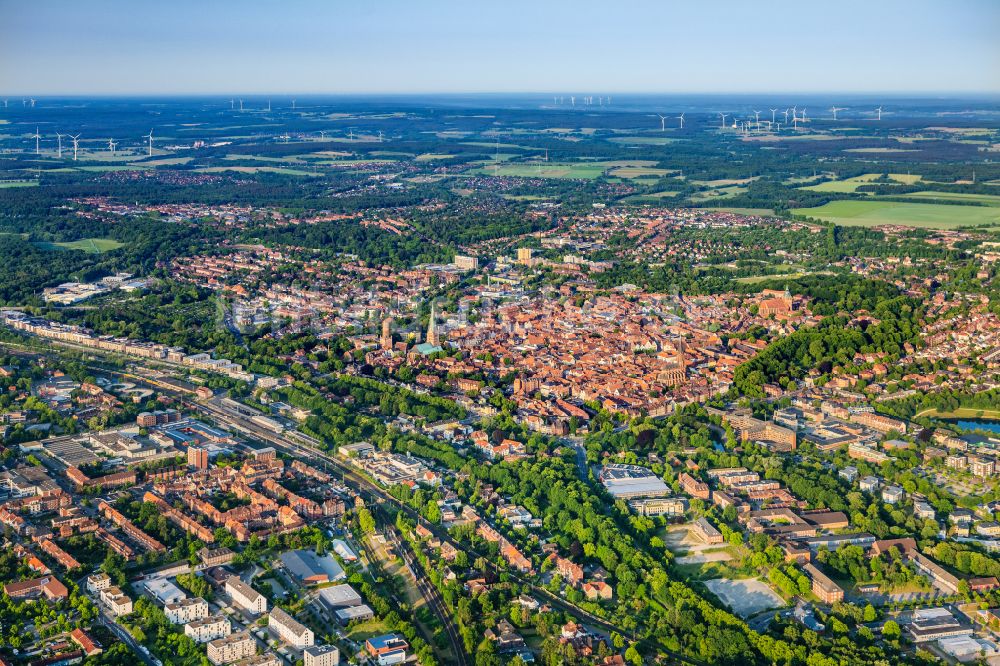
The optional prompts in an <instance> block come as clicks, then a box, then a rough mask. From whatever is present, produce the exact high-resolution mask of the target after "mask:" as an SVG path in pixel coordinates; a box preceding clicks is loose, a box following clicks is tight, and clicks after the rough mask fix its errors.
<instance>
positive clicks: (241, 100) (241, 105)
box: [240, 98, 243, 111]
mask: <svg viewBox="0 0 1000 666" xmlns="http://www.w3.org/2000/svg"><path fill="white" fill-rule="evenodd" d="M240 111H243V99H242V98H241V99H240Z"/></svg>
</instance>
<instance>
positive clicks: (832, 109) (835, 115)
mask: <svg viewBox="0 0 1000 666" xmlns="http://www.w3.org/2000/svg"><path fill="white" fill-rule="evenodd" d="M830 110H831V111H833V120H834V121H836V120H837V111H847V107H846V106H831V107H830ZM803 113H804V112H803Z"/></svg>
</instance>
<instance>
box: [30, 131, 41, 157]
mask: <svg viewBox="0 0 1000 666" xmlns="http://www.w3.org/2000/svg"><path fill="white" fill-rule="evenodd" d="M31 137H32V138H33V139H34V140H35V154H36V155H40V154H41V151H40V150H39V149H38V141H39V139H41V138H42V135H41V134H39V133H38V128H37V127H36V128H35V133H34V134H32V135H31Z"/></svg>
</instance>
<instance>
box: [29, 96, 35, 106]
mask: <svg viewBox="0 0 1000 666" xmlns="http://www.w3.org/2000/svg"><path fill="white" fill-rule="evenodd" d="M30 102H31V108H35V98H34V97H32V98H31V100H30Z"/></svg>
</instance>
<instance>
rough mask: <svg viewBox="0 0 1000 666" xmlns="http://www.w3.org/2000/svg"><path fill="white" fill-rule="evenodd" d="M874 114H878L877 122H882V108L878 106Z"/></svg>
mask: <svg viewBox="0 0 1000 666" xmlns="http://www.w3.org/2000/svg"><path fill="white" fill-rule="evenodd" d="M875 113H877V114H878V120H882V107H881V106H879V107H878V108H877V109H875Z"/></svg>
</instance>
